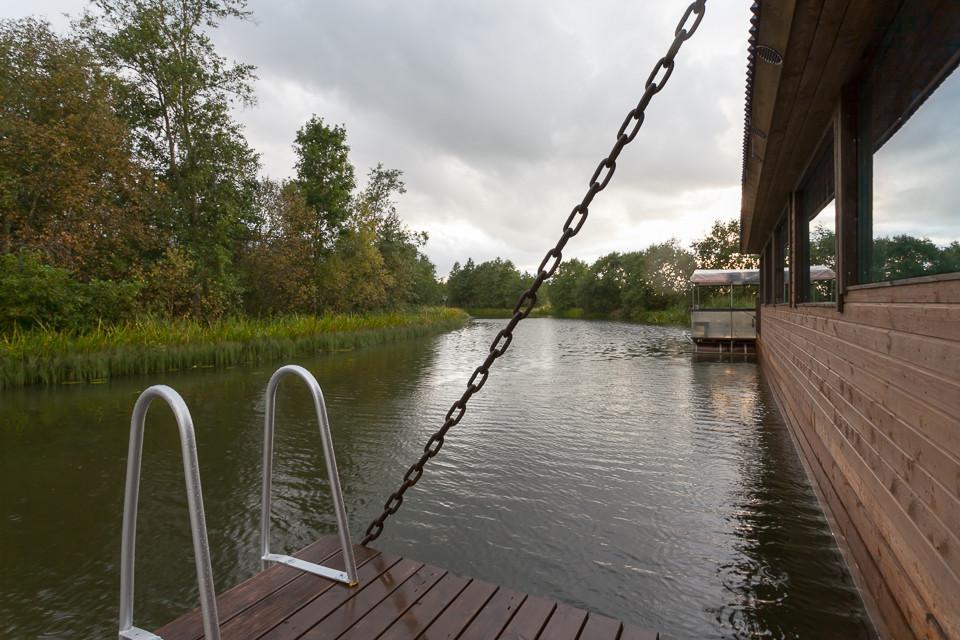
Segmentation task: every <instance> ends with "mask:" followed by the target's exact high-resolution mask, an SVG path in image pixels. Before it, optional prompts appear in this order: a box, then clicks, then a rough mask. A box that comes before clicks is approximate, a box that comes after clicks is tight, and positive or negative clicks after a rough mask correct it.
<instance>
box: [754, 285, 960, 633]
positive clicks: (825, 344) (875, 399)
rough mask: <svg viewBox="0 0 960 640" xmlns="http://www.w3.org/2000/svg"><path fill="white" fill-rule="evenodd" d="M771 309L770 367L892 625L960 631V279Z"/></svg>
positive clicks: (896, 629)
mask: <svg viewBox="0 0 960 640" xmlns="http://www.w3.org/2000/svg"><path fill="white" fill-rule="evenodd" d="M762 312H763V333H762V335H761V336H760V338H759V353H760V358H761V362H762V364H763V368H764V372H765V374H766V376H767V378H768V380H769V381H770V383H771V385H772V387H773V389H774V391H775V394H776V396H777V399H778V401H779V402H780V404H781V408H782V409H783V413H784V418H785V419H786V421H787V423H788V424H789V425H790V428H791V430H792V432H793V433H794V435H795V437H796V440H797V442H798V445H799V447H800V451H801V454H802V456H803V457H804V458H805V461H806V463H807V466H808V469H809V470H810V473H811V475H812V476H813V477H812V480H813V481H814V482H815V483H816V484H817V485H818V488H819V490H820V493H821V495H822V496H823V499H824V501H825V503H826V504H825V506H826V507H827V508H828V509H829V511H830V512H831V514H832V516H833V520H834V525H835V527H836V529H837V531H836V533H837V534H838V536H840V537H842V538H843V539H844V540H845V542H846V547H847V549H848V551H849V554H850V556H851V558H852V560H853V562H854V564H855V565H856V568H857V569H858V572H859V575H860V579H861V584H862V586H863V587H864V588H865V589H866V590H867V591H868V592H869V595H870V596H871V597H872V599H873V601H874V602H875V604H876V608H877V610H878V612H879V614H880V616H881V617H882V621H883V623H884V625H885V627H886V629H887V633H889V635H890V637H894V638H901V637H907V638H909V637H911V636H914V637H918V638H930V639H932V640H943V639H944V638H960V417H958V416H960V279H952V278H947V279H940V280H936V281H924V280H921V281H918V282H914V283H907V284H901V285H898V286H880V287H862V288H853V289H850V290H849V291H848V295H847V296H846V297H845V304H844V307H843V311H842V312H840V311H838V310H837V309H835V308H831V307H826V306H805V305H799V306H794V307H789V306H786V305H776V306H773V305H765V306H764V307H763V310H762Z"/></svg>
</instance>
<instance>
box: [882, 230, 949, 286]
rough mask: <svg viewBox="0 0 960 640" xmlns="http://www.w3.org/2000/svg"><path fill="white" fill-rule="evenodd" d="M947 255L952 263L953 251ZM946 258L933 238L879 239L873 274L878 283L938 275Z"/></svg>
mask: <svg viewBox="0 0 960 640" xmlns="http://www.w3.org/2000/svg"><path fill="white" fill-rule="evenodd" d="M954 244H956V243H954ZM954 251H956V249H954ZM945 255H946V256H947V259H948V260H949V256H950V255H951V253H950V250H949V248H947V252H946V254H945ZM943 259H944V254H943V253H942V252H941V250H940V248H939V247H937V245H935V244H934V243H933V242H932V241H931V240H930V239H929V238H916V237H914V236H910V235H906V234H904V235H898V236H894V237H892V238H875V239H874V241H873V271H874V278H875V279H876V280H896V279H898V278H911V277H913V276H922V275H926V274H928V273H937V272H938V271H939V270H940V269H939V268H938V267H940V264H941V261H943Z"/></svg>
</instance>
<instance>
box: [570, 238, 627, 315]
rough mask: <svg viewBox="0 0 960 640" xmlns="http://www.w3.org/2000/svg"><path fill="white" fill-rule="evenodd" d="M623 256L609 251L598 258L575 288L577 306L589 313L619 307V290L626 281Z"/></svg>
mask: <svg viewBox="0 0 960 640" xmlns="http://www.w3.org/2000/svg"><path fill="white" fill-rule="evenodd" d="M626 275H627V274H626V270H625V269H624V263H623V257H622V256H621V254H619V253H616V252H614V253H610V254H607V255H605V256H603V257H601V258H598V259H597V260H596V261H595V262H594V263H593V264H592V265H590V271H589V273H588V274H587V276H586V277H585V278H582V279H581V280H580V282H579V286H578V288H577V306H578V307H582V308H583V309H584V310H586V311H588V312H590V313H604V314H609V313H613V312H614V311H616V310H618V309H620V304H621V300H620V292H621V291H622V289H623V286H624V284H625V283H626Z"/></svg>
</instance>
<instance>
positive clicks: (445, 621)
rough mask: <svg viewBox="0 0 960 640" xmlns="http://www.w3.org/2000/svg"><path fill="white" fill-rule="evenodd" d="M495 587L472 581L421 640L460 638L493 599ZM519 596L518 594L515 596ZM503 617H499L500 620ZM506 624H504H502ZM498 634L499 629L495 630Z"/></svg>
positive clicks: (428, 628) (480, 581) (487, 583)
mask: <svg viewBox="0 0 960 640" xmlns="http://www.w3.org/2000/svg"><path fill="white" fill-rule="evenodd" d="M496 591H497V585H495V584H490V583H489V582H484V581H483V580H473V581H472V582H470V584H469V585H467V588H466V589H464V590H463V592H462V593H461V594H460V595H459V596H457V599H456V600H454V601H453V602H452V603H451V604H450V606H448V607H447V608H446V610H444V612H443V613H441V614H440V616H439V617H438V618H437V619H436V620H434V621H433V622H432V623H431V624H430V626H429V627H427V629H426V631H424V632H423V634H422V635H420V639H421V640H452V639H453V638H456V637H458V636H460V634H461V633H462V632H463V631H464V629H466V627H467V626H468V625H469V624H470V623H471V622H473V620H474V619H475V618H476V616H477V614H478V613H480V611H481V609H483V608H484V606H486V604H487V603H488V602H489V601H490V599H491V598H492V597H493V594H494V593H495V592H496ZM517 595H519V594H517ZM503 617H504V616H502V615H501V619H503ZM504 624H506V623H504ZM497 633H500V629H497Z"/></svg>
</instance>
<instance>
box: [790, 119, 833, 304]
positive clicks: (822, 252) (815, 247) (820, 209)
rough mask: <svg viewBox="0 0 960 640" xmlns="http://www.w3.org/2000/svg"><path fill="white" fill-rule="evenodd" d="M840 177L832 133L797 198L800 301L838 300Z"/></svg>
mask: <svg viewBox="0 0 960 640" xmlns="http://www.w3.org/2000/svg"><path fill="white" fill-rule="evenodd" d="M835 184H836V175H835V173H834V162H833V136H832V132H830V135H828V136H827V139H826V140H825V141H824V142H823V144H822V145H821V147H820V149H819V151H818V152H817V154H816V155H815V156H814V158H813V162H812V163H811V164H810V168H809V169H807V172H806V174H805V175H804V177H803V180H802V183H801V187H800V188H799V189H798V190H797V193H796V196H795V198H794V202H795V207H796V211H795V215H796V233H797V242H796V253H797V255H796V256H794V264H795V265H796V269H797V273H796V275H795V277H794V284H795V285H796V287H797V296H796V299H797V302H835V301H836V299H837V273H836V269H837V233H836V231H837V223H836V219H837V215H836V207H835V204H834V195H835V192H836V189H835Z"/></svg>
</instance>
